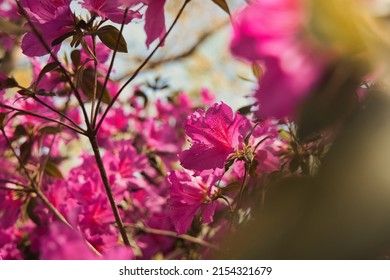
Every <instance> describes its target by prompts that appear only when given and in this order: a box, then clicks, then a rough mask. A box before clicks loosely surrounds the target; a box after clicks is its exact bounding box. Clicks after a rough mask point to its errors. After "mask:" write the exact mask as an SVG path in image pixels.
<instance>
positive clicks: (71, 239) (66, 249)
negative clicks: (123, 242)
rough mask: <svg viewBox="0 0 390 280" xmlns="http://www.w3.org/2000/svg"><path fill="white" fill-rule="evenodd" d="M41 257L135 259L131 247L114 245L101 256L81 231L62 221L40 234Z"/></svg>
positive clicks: (45, 258)
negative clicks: (88, 243) (95, 251)
mask: <svg viewBox="0 0 390 280" xmlns="http://www.w3.org/2000/svg"><path fill="white" fill-rule="evenodd" d="M35 245H36V246H38V247H39V248H36V249H39V252H40V258H41V259H44V260H98V259H115V260H120V259H124V260H125V259H127V260H129V259H134V254H133V251H132V250H131V249H130V248H125V247H121V246H119V245H118V246H116V247H112V248H110V249H109V250H107V251H106V252H104V253H103V255H102V256H101V257H100V256H98V255H97V254H95V253H94V252H93V251H92V249H91V248H89V247H88V245H87V243H86V241H85V239H84V238H83V237H82V236H81V234H80V233H79V232H77V231H76V230H73V229H71V228H69V227H68V226H66V225H65V224H63V223H60V222H54V223H52V224H51V225H50V227H49V228H48V230H47V232H45V233H41V234H39V240H38V243H37V244H35Z"/></svg>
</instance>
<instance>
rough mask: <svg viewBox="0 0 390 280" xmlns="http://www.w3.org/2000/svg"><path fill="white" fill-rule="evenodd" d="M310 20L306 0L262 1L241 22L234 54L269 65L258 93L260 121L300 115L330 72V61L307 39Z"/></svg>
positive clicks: (239, 17) (238, 20) (237, 24)
mask: <svg viewBox="0 0 390 280" xmlns="http://www.w3.org/2000/svg"><path fill="white" fill-rule="evenodd" d="M307 20H308V15H307V12H306V10H305V5H304V1H302V0H275V1H268V0H256V1H254V2H253V3H251V4H249V5H248V6H247V7H246V8H245V9H244V10H243V11H242V12H241V13H239V14H238V15H237V17H236V19H235V23H234V36H233V39H232V42H231V49H232V52H233V54H235V55H237V56H239V57H242V58H244V59H247V60H249V61H251V62H257V61H263V62H264V64H265V68H266V69H265V74H264V76H263V77H262V78H261V79H260V81H259V86H258V90H257V92H256V94H255V96H256V98H257V100H258V101H259V105H260V110H259V111H258V116H259V117H260V118H266V117H270V116H271V117H277V118H282V117H296V111H297V110H298V107H299V105H300V103H301V102H302V101H303V100H304V99H305V97H307V95H308V94H309V92H310V90H311V89H312V88H313V87H314V86H315V84H316V83H317V82H318V80H319V79H320V77H321V75H322V73H323V71H324V70H323V69H324V64H325V59H324V58H323V57H322V55H321V54H320V52H319V50H316V47H314V44H313V42H311V41H310V40H309V39H307V38H305V37H304V36H302V34H303V32H304V25H305V23H306V21H307Z"/></svg>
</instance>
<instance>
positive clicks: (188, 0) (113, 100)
mask: <svg viewBox="0 0 390 280" xmlns="http://www.w3.org/2000/svg"><path fill="white" fill-rule="evenodd" d="M190 2H191V0H185V2H184V4H183V5H182V7H181V8H180V11H179V12H178V14H177V16H176V18H175V19H174V21H173V23H172V24H171V26H170V27H169V29H168V31H167V32H166V33H165V35H164V37H163V38H162V39H161V40H160V42H159V43H158V44H157V46H156V47H155V48H154V49H153V51H152V52H151V53H150V54H149V55H148V57H147V58H146V59H145V60H144V62H143V63H142V64H141V65H140V66H139V67H138V68H137V69H136V70H135V71H134V73H133V75H132V76H131V77H130V78H129V79H128V80H127V81H126V82H125V83H124V84H123V86H122V87H121V88H120V89H119V90H118V92H117V93H116V95H115V96H114V98H113V99H112V100H111V102H110V104H108V106H107V108H106V110H105V111H104V113H103V115H102V117H101V118H100V120H99V122H98V124H97V126H96V128H95V131H96V132H97V131H98V130H99V128H100V126H101V125H102V123H103V121H104V119H105V117H106V116H107V114H108V112H109V111H110V109H111V107H112V106H113V105H114V104H115V101H116V100H117V99H118V97H119V95H120V94H121V93H122V92H123V90H124V89H125V88H126V87H127V86H128V85H129V84H130V83H131V82H132V81H133V80H134V79H135V77H137V75H138V73H139V72H140V71H141V70H142V69H143V68H144V66H145V65H146V64H147V63H148V62H149V60H150V59H151V58H152V57H153V55H154V54H155V53H156V52H157V50H158V49H159V48H160V47H161V46H162V45H163V43H164V42H165V40H166V38H167V37H168V35H169V34H170V33H171V31H172V29H173V27H174V26H175V25H176V23H177V21H178V20H179V18H180V16H181V14H182V13H183V11H184V9H185V7H186V6H187V4H188V3H190Z"/></svg>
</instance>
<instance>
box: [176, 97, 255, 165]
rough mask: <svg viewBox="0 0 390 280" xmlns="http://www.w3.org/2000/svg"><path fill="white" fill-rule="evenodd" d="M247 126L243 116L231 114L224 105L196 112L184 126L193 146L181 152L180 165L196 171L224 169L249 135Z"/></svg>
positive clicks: (220, 104)
mask: <svg viewBox="0 0 390 280" xmlns="http://www.w3.org/2000/svg"><path fill="white" fill-rule="evenodd" d="M248 123H249V122H248V120H247V119H246V118H244V117H243V116H241V115H239V114H236V115H233V110H232V109H231V108H230V107H229V106H228V105H226V104H225V103H223V102H221V103H216V104H214V105H213V106H211V107H210V108H209V109H208V110H207V111H206V113H204V111H203V110H201V109H198V110H197V111H195V112H194V113H193V114H192V115H191V116H189V117H188V119H187V123H186V125H185V132H186V134H187V135H188V136H189V137H190V138H191V139H192V146H191V148H190V149H189V150H185V151H183V152H182V153H181V155H180V162H181V165H182V166H183V167H184V168H187V169H193V170H197V171H202V170H207V169H216V168H223V167H224V165H225V161H226V159H227V157H228V156H229V155H230V154H231V153H232V152H234V149H235V148H236V147H237V146H239V144H240V143H242V140H243V139H244V137H245V136H246V134H247V132H249V129H248Z"/></svg>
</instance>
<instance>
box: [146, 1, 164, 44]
mask: <svg viewBox="0 0 390 280" xmlns="http://www.w3.org/2000/svg"><path fill="white" fill-rule="evenodd" d="M165 1H166V0H149V1H148V9H147V10H146V13H145V32H146V36H147V39H146V46H148V47H149V46H150V44H151V43H153V41H155V40H156V39H160V40H161V39H162V38H163V37H164V35H165V14H164V5H165Z"/></svg>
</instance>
